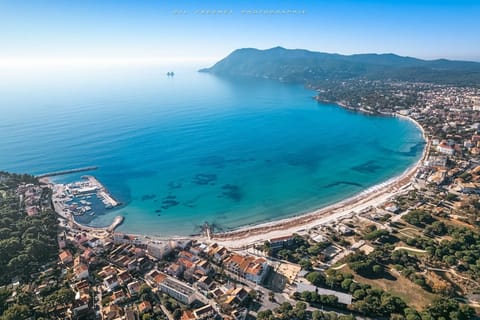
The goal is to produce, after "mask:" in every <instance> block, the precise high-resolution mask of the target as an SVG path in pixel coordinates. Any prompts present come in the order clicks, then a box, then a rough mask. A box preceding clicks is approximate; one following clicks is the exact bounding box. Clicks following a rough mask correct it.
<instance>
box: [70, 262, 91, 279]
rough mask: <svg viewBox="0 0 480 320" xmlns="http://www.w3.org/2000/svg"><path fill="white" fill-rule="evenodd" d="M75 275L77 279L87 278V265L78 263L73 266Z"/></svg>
mask: <svg viewBox="0 0 480 320" xmlns="http://www.w3.org/2000/svg"><path fill="white" fill-rule="evenodd" d="M73 272H74V274H75V277H76V278H77V279H79V280H81V279H87V278H88V275H89V274H88V266H87V265H86V264H83V263H80V264H78V265H76V266H75V267H74V268H73Z"/></svg>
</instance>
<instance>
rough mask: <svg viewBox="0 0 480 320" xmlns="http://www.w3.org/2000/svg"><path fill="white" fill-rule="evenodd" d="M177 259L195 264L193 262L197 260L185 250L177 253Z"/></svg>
mask: <svg viewBox="0 0 480 320" xmlns="http://www.w3.org/2000/svg"><path fill="white" fill-rule="evenodd" d="M178 257H179V258H182V259H186V260H188V261H190V262H195V261H197V260H198V257H197V256H195V255H194V254H192V253H190V252H188V251H185V250H183V251H180V252H179V253H178Z"/></svg>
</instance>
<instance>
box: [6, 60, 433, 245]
mask: <svg viewBox="0 0 480 320" xmlns="http://www.w3.org/2000/svg"><path fill="white" fill-rule="evenodd" d="M198 67H200V66H198ZM195 69H196V68H190V69H189V68H178V69H175V71H176V75H175V76H174V77H173V78H172V77H167V76H166V75H165V73H166V72H167V71H169V70H168V69H166V68H161V67H158V68H157V67H148V68H147V67H135V68H133V67H132V68H117V69H113V68H99V69H95V70H93V69H82V68H73V69H63V70H61V71H58V70H57V71H42V70H37V71H35V72H30V71H29V72H28V74H26V72H25V71H22V72H14V71H10V72H4V73H2V74H1V75H0V114H1V116H0V170H7V171H13V172H27V173H32V174H40V173H44V172H49V171H56V170H62V169H69V168H76V167H83V166H90V165H96V166H99V169H98V170H97V171H93V172H90V173H88V174H93V175H95V176H96V177H97V178H98V179H99V180H100V181H102V182H103V183H104V185H105V186H106V187H107V188H108V189H109V190H110V191H111V193H112V194H113V196H114V197H116V198H117V199H119V200H121V201H122V202H124V203H125V205H124V206H122V207H121V208H118V209H115V210H107V211H105V212H103V213H102V212H99V213H97V214H96V215H95V216H88V215H86V216H83V217H80V219H79V220H80V221H82V222H85V223H89V224H91V225H95V226H101V225H108V224H110V223H111V221H112V219H113V218H114V217H115V216H116V215H124V216H125V218H126V220H125V223H124V224H123V225H122V226H121V227H120V230H123V231H127V232H136V233H148V234H158V235H186V234H191V233H196V232H199V226H200V225H201V224H203V223H204V222H205V221H208V222H210V223H214V224H215V225H216V226H217V227H218V228H223V229H229V228H234V227H238V226H242V225H246V224H250V223H255V222H260V221H268V220H274V219H279V218H283V217H289V216H293V215H296V214H299V213H304V212H307V211H310V210H313V209H317V208H320V207H323V206H326V205H328V204H331V203H333V202H336V201H339V200H343V199H345V198H347V197H350V196H352V195H355V194H357V193H360V192H362V191H363V190H365V189H367V188H369V187H371V186H373V185H375V184H378V183H381V182H382V181H385V180H387V179H389V178H392V177H394V176H396V175H399V174H400V173H402V172H403V171H404V170H405V169H407V168H408V167H409V166H411V165H412V164H413V163H414V162H416V161H417V160H418V159H419V157H420V156H421V153H422V150H423V147H424V144H423V142H424V141H423V139H422V136H421V133H420V131H419V130H418V128H417V127H415V125H413V124H412V123H411V122H409V121H406V120H401V119H397V118H382V117H372V116H366V115H361V114H355V113H351V112H348V111H346V110H343V109H342V108H340V107H337V106H335V105H322V104H318V103H317V102H315V101H314V100H313V99H312V96H314V94H315V93H314V92H312V91H309V90H306V89H304V88H302V87H300V86H293V85H286V84H281V83H277V82H272V81H262V80H257V81H254V80H249V81H244V80H235V81H234V80H231V79H222V78H218V77H216V76H213V75H209V74H202V73H197V72H195ZM82 174H85V173H82ZM82 174H77V175H70V176H63V177H57V178H56V181H62V182H67V181H71V180H73V179H76V178H79V176H81V175H82Z"/></svg>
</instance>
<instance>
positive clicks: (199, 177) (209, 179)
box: [192, 173, 217, 185]
mask: <svg viewBox="0 0 480 320" xmlns="http://www.w3.org/2000/svg"><path fill="white" fill-rule="evenodd" d="M216 180H217V175H216V174H213V173H199V174H196V175H195V177H194V178H193V180H192V182H193V183H195V184H198V185H209V184H212V183H214V182H215V181H216Z"/></svg>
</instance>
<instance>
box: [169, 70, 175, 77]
mask: <svg viewBox="0 0 480 320" xmlns="http://www.w3.org/2000/svg"><path fill="white" fill-rule="evenodd" d="M174 75H175V73H174V72H173V71H169V72H167V77H173V76H174Z"/></svg>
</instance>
